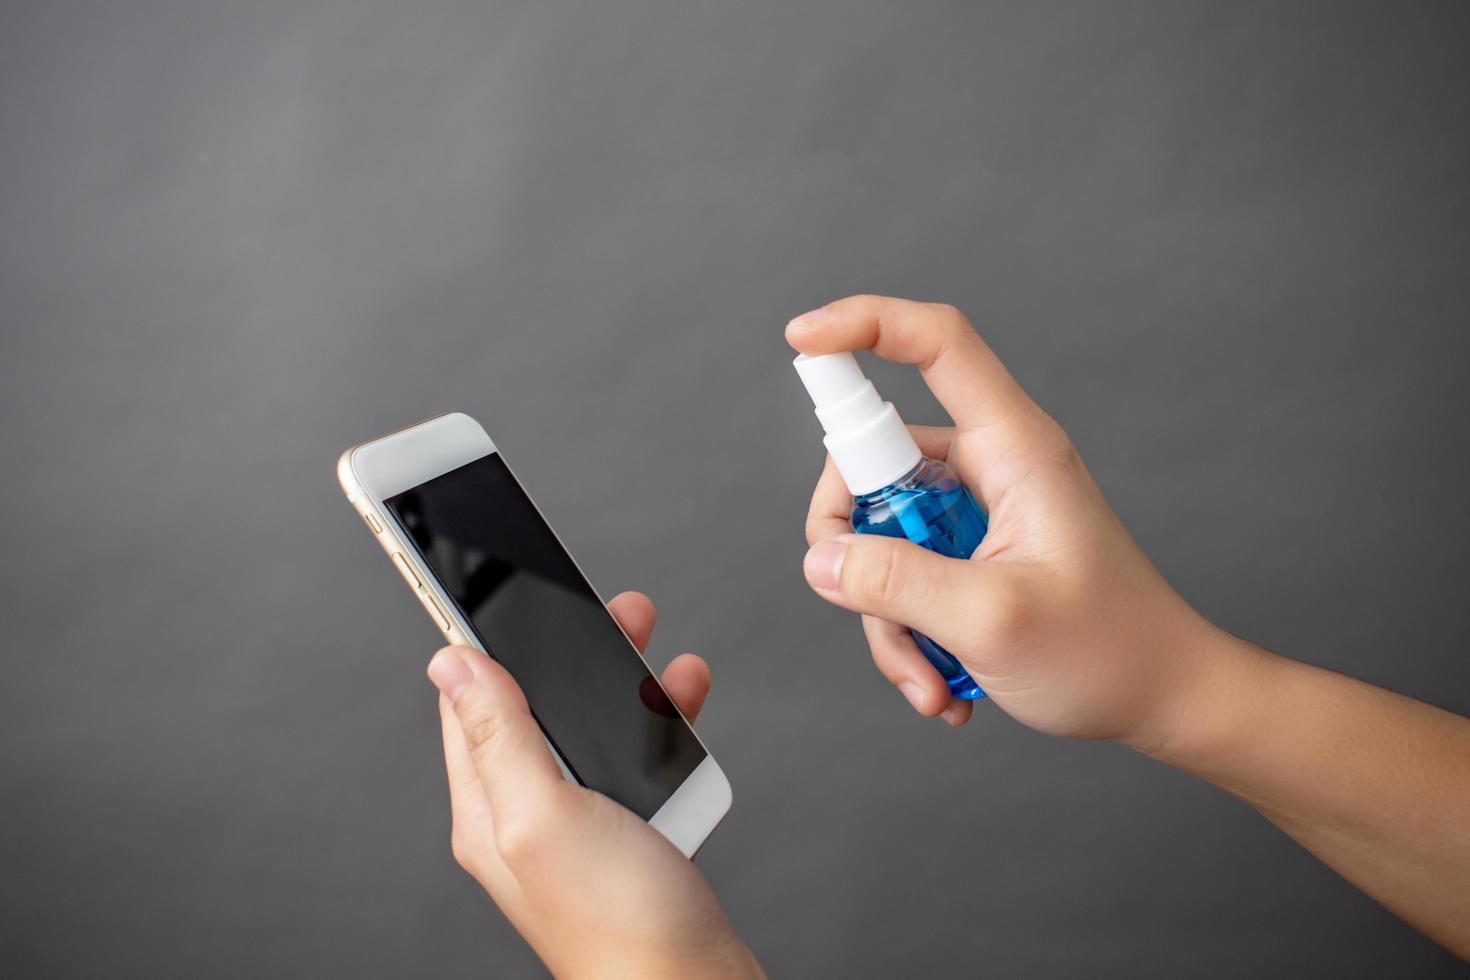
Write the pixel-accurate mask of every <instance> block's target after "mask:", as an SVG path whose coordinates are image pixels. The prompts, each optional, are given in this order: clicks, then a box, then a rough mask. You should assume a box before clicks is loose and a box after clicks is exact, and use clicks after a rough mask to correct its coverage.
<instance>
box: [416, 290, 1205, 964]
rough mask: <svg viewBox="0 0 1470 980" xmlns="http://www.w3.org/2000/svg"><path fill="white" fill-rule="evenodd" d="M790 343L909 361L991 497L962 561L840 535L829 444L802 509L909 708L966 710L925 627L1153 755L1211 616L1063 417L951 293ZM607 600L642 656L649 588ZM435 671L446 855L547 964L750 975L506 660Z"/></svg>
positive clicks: (972, 666) (1064, 716) (964, 469)
mask: <svg viewBox="0 0 1470 980" xmlns="http://www.w3.org/2000/svg"><path fill="white" fill-rule="evenodd" d="M786 337H787V340H788V342H789V343H790V344H791V345H792V346H793V347H794V348H796V350H798V351H800V352H801V353H805V354H811V355H816V354H827V353H833V352H836V351H846V350H861V349H869V350H872V351H873V353H875V354H877V355H878V356H880V357H884V358H887V359H888V360H892V361H897V362H899V363H902V364H912V365H916V366H918V368H919V370H920V372H921V373H922V374H923V376H924V380H925V381H926V382H927V384H928V385H929V387H930V389H931V390H932V391H933V392H934V394H935V395H936V397H937V398H938V399H939V401H940V403H941V404H942V405H943V406H944V408H945V410H946V411H947V412H948V413H949V415H950V417H951V418H952V419H953V420H954V423H955V424H954V426H953V427H952V428H925V427H914V435H915V437H916V439H917V440H918V442H919V445H920V448H921V449H922V450H923V452H924V453H925V455H928V456H932V457H936V458H940V459H948V461H949V462H950V464H951V465H953V466H954V467H955V469H956V470H957V471H958V472H959V474H960V476H961V477H962V478H963V479H964V481H965V483H966V484H967V485H968V486H969V487H970V488H971V489H972V490H973V491H974V492H975V493H976V494H977V495H978V497H979V498H980V500H981V502H982V504H983V506H984V507H985V509H986V511H987V512H988V513H989V519H990V527H989V530H988V532H987V533H986V536H985V539H984V541H983V543H982V544H981V546H980V549H979V550H978V551H977V552H976V553H975V555H973V556H972V557H971V559H970V560H968V561H961V560H956V559H952V558H945V557H942V556H939V555H937V554H934V553H932V552H928V551H925V550H923V549H921V548H919V547H917V546H915V545H913V544H910V543H909V542H907V541H902V540H897V539H893V538H884V537H877V536H858V535H855V534H852V533H851V528H850V526H849V524H848V513H849V510H850V509H851V506H852V498H851V497H850V495H849V494H848V492H847V488H846V487H845V486H844V485H843V483H842V480H841V478H840V477H839V476H838V474H837V472H836V470H835V468H834V467H833V466H832V464H831V462H830V460H829V461H828V464H827V467H826V469H825V470H824V472H823V473H822V476H821V478H820V480H819V482H818V484H817V487H816V490H815V492H814V495H813V498H812V504H811V510H810V514H809V516H808V519H807V526H806V533H807V539H808V542H809V544H810V545H811V550H810V551H809V552H808V553H807V556H806V559H805V564H804V568H805V572H806V577H807V580H808V582H809V583H810V585H811V586H812V588H813V589H814V590H815V591H816V592H817V593H818V594H819V595H820V596H822V597H823V598H824V599H826V600H828V601H829V602H832V603H834V604H836V605H838V606H841V607H843V608H846V609H850V610H852V611H854V612H857V613H861V614H862V616H863V625H864V629H865V631H866V634H867V638H868V643H869V646H870V647H871V649H872V653H873V659H874V661H875V662H876V664H877V666H878V669H879V670H880V671H881V672H882V673H883V675H884V676H885V677H886V678H887V679H888V680H889V681H890V682H891V683H892V684H893V685H894V686H895V687H897V688H899V690H900V691H901V692H902V693H903V694H904V696H905V697H906V698H907V699H908V700H909V702H910V703H911V704H912V705H913V707H914V709H915V710H917V711H918V712H919V713H921V714H924V715H928V716H942V717H943V718H944V719H945V720H946V721H948V722H949V723H950V724H953V725H960V724H963V723H964V722H965V721H966V720H968V718H969V717H970V712H971V710H972V705H971V704H970V703H969V702H964V701H951V700H950V698H949V693H948V688H947V687H946V686H945V683H944V680H943V678H941V677H940V676H939V674H938V672H937V671H935V670H934V668H933V667H932V666H930V665H929V663H928V662H927V661H926V660H925V659H924V657H923V655H922V654H921V653H920V652H919V650H918V648H917V647H916V646H915V645H914V642H913V640H912V639H911V638H910V636H909V634H908V628H910V627H912V628H914V629H917V630H919V631H921V632H923V633H925V634H926V635H928V636H930V637H932V638H933V639H934V640H936V641H937V642H938V643H940V644H941V645H942V646H944V647H945V649H947V650H949V651H950V652H952V653H953V654H954V655H955V656H956V657H958V658H959V659H960V661H961V662H962V663H963V664H964V665H965V668H966V669H967V670H968V671H969V672H970V674H971V676H973V677H974V678H975V680H976V681H977V682H978V683H979V684H980V685H981V686H982V687H983V688H984V689H985V691H986V692H987V694H989V696H990V699H991V700H992V701H993V702H994V703H995V704H996V706H997V707H999V708H1000V709H1001V710H1003V711H1005V712H1006V713H1008V714H1010V715H1011V716H1012V717H1014V718H1016V719H1017V720H1018V721H1021V722H1022V723H1024V724H1027V725H1029V726H1031V727H1032V728H1035V729H1037V730H1039V731H1043V732H1047V733H1050V734H1055V735H1063V736H1070V737H1076V738H1107V739H1114V740H1118V741H1122V742H1125V743H1128V744H1132V745H1134V746H1135V747H1139V748H1144V749H1150V748H1153V747H1156V746H1158V745H1160V744H1162V743H1164V742H1166V741H1167V740H1168V739H1169V738H1170V736H1171V727H1172V725H1173V723H1174V721H1175V720H1176V719H1177V716H1178V714H1179V712H1180V710H1181V708H1180V705H1182V704H1184V703H1185V702H1186V701H1187V700H1188V698H1187V697H1185V695H1186V694H1187V693H1188V692H1189V691H1190V690H1192V689H1196V688H1198V687H1199V686H1200V685H1201V684H1202V683H1203V675H1204V673H1205V670H1206V667H1207V658H1204V657H1202V656H1191V651H1192V650H1196V649H1198V648H1199V647H1200V645H1201V644H1200V643H1199V642H1198V640H1199V638H1200V636H1201V635H1202V634H1205V633H1207V632H1208V631H1210V630H1212V629H1213V627H1210V626H1209V625H1208V624H1207V623H1205V622H1204V621H1203V620H1202V619H1201V618H1200V617H1199V616H1198V615H1197V614H1195V613H1194V612H1193V610H1191V609H1190V608H1189V607H1188V605H1187V604H1185V603H1184V601H1183V600H1182V599H1181V598H1180V597H1179V596H1178V595H1177V594H1176V593H1174V591H1173V590H1172V589H1170V588H1169V586H1168V585H1167V584H1166V583H1165V582H1164V580H1163V579H1162V578H1161V577H1160V576H1159V574H1158V573H1157V572H1156V571H1155V570H1154V568H1153V567H1152V565H1150V563H1149V562H1148V560H1147V559H1146V558H1145V557H1144V555H1143V554H1142V552H1141V551H1139V549H1138V547H1137V546H1136V545H1135V544H1134V543H1133V541H1132V539H1131V538H1130V537H1129V535H1128V533H1127V531H1126V530H1125V529H1124V528H1123V526H1122V524H1121V523H1120V522H1119V521H1118V519H1117V518H1116V516H1115V515H1114V514H1113V513H1112V511H1111V509H1110V508H1109V507H1108V505H1107V503H1106V502H1105V501H1104V500H1103V497H1102V494H1101V492H1100V491H1099V490H1098V488H1097V486H1096V484H1095V483H1094V482H1093V481H1092V478H1091V477H1090V476H1089V475H1088V473H1087V470H1086V469H1085V467H1084V466H1083V465H1082V462H1081V460H1080V459H1079V458H1078V456H1077V453H1076V452H1075V450H1074V449H1073V448H1072V446H1071V443H1070V442H1069V441H1068V439H1067V437H1066V435H1065V434H1064V433H1063V432H1062V430H1061V428H1060V427H1059V426H1058V425H1057V424H1056V423H1055V422H1054V421H1052V420H1051V419H1050V418H1049V417H1048V416H1047V415H1046V414H1045V413H1044V412H1043V411H1042V410H1041V409H1040V408H1039V407H1038V406H1037V405H1036V404H1035V403H1034V402H1032V401H1031V399H1030V398H1028V397H1027V396H1026V394H1025V393H1024V392H1023V391H1022V390H1021V388H1020V387H1019V386H1018V385H1017V384H1016V382H1015V380H1014V379H1013V378H1012V377H1011V376H1010V374H1009V372H1007V371H1006V369H1005V367H1004V366H1003V365H1002V364H1001V363H1000V361H999V359H997V358H996V356H995V354H994V353H992V352H991V350H990V348H989V347H987V346H986V344H985V342H984V341H983V340H981V339H980V337H979V336H978V335H977V334H976V333H975V331H974V330H973V328H972V327H971V326H970V324H969V322H968V321H967V320H966V319H965V318H964V316H963V315H961V314H960V313H959V312H958V311H957V310H955V309H954V308H953V307H948V306H942V305H934V304H927V303H916V302H910V301H906V300H898V299H888V298H882V297H873V296H855V297H851V298H848V299H844V300H840V301H838V302H836V303H832V304H830V305H828V306H826V307H823V308H821V309H819V310H814V311H812V312H811V313H807V314H804V315H803V316H801V317H798V318H796V319H795V320H793V321H792V322H791V324H790V325H789V326H788V327H787V330H786ZM609 608H610V610H611V612H612V613H613V615H614V616H615V617H617V619H618V621H619V623H621V624H622V626H623V628H624V630H625V631H626V632H627V633H628V635H629V636H630V637H631V638H632V639H633V641H634V643H635V644H636V645H637V646H638V648H639V649H640V650H642V649H644V648H645V647H646V645H647V643H648V638H649V636H650V634H651V632H652V629H653V620H654V610H653V605H652V603H650V602H649V601H648V599H647V598H646V597H644V596H642V595H639V594H637V593H624V594H623V595H620V596H618V597H617V598H616V599H614V600H613V601H612V602H611V603H609ZM429 676H430V678H431V680H432V681H433V682H434V684H435V685H436V686H437V687H438V688H439V690H440V691H441V694H442V697H441V699H440V711H441V715H442V716H443V724H444V748H445V761H446V765H447V768H448V773H449V784H450V795H451V804H452V810H453V815H454V829H453V835H452V840H453V847H454V853H455V856H456V858H457V860H458V861H459V863H460V864H461V865H462V866H463V867H464V868H465V869H466V870H467V871H469V872H470V874H472V875H473V876H474V877H475V878H476V879H477V880H478V881H479V882H480V884H481V885H483V886H484V887H485V889H486V891H488V892H489V893H490V895H491V897H492V898H493V899H494V900H495V902H496V904H497V905H499V906H500V908H501V909H502V911H504V912H505V914H506V916H507V917H508V918H509V919H510V921H511V923H512V924H513V925H514V926H515V927H516V928H517V929H518V930H519V931H520V932H521V934H522V935H523V936H524V937H525V938H526V940H527V941H528V942H529V943H530V944H531V946H532V947H533V948H534V949H535V950H536V952H537V953H538V954H539V955H540V956H541V958H542V959H543V960H544V961H545V962H546V963H547V965H548V966H549V967H550V968H551V969H552V971H553V972H555V973H556V974H557V975H567V976H579V975H603V974H616V975H624V974H626V975H637V976H642V977H653V976H663V975H682V976H689V975H732V976H744V975H759V973H760V968H759V966H758V965H757V964H756V963H755V961H754V959H753V958H752V957H751V956H750V954H749V952H748V951H747V950H746V949H745V947H744V946H743V945H741V943H740V941H739V940H738V938H737V937H736V936H735V934H734V931H733V929H732V928H731V926H730V923H729V921H728V920H727V919H726V917H725V914H724V912H723V911H722V910H721V908H720V906H719V903H718V901H717V899H716V898H715V895H714V893H713V892H712V891H711V890H710V887H709V885H708V883H707V882H705V880H704V878H703V876H702V875H700V874H699V872H698V871H697V870H696V869H695V867H694V865H693V864H692V863H691V862H690V861H688V860H687V859H686V858H684V856H683V855H682V854H680V853H679V851H678V850H677V849H676V848H674V847H673V845H671V844H670V843H669V842H668V841H666V840H665V839H664V838H663V837H662V836H661V835H659V834H658V833H657V832H656V831H654V830H653V829H652V828H650V827H649V826H648V824H646V823H645V822H643V821H642V820H640V819H638V818H637V817H636V816H634V815H633V814H632V813H630V812H629V811H627V810H625V809H624V808H622V807H620V806H618V805H617V804H615V803H613V802H612V801H611V800H609V799H607V798H606V797H604V796H602V795H600V794H598V793H595V792H592V791H590V790H587V789H585V788H582V787H580V786H575V785H573V784H571V783H569V782H567V781H566V780H564V779H563V778H562V776H561V773H560V770H559V769H558V768H557V765H556V763H555V761H554V759H553V758H552V756H551V753H550V751H549V750H548V749H547V747H546V745H545V743H544V741H543V740H542V738H541V735H540V731H539V729H538V728H537V726H536V723H535V721H534V719H533V718H532V717H531V714H530V712H529V710H528V709H527V707H526V702H525V698H524V697H523V696H522V695H521V692H520V690H519V689H518V688H517V687H516V685H515V683H514V681H512V680H511V678H510V676H509V675H508V674H507V673H506V672H505V671H504V670H503V669H502V668H500V667H499V666H498V665H496V664H495V663H493V662H492V661H491V660H490V659H489V658H487V657H485V656H484V655H483V654H481V653H479V652H477V651H474V650H469V649H466V648H462V647H450V648H446V649H444V650H441V651H440V652H439V653H438V654H436V656H435V658H434V660H433V662H432V663H431V664H430V666H429ZM663 682H664V686H665V688H667V690H668V692H669V695H670V696H671V697H672V698H673V700H674V701H675V702H676V703H677V704H678V705H679V707H680V709H681V710H682V711H683V712H684V714H685V715H686V716H687V717H688V718H690V719H691V720H692V719H693V718H694V717H695V716H696V715H697V714H698V712H699V709H700V707H701V706H702V704H703V702H704V698H705V695H706V694H707V693H708V690H709V670H708V668H707V667H706V666H705V664H704V662H703V661H702V660H700V659H699V658H698V657H696V656H694V655H693V654H685V655H684V656H682V657H680V658H678V659H676V660H674V661H673V662H672V663H671V664H669V666H668V669H667V670H665V672H664V675H663Z"/></svg>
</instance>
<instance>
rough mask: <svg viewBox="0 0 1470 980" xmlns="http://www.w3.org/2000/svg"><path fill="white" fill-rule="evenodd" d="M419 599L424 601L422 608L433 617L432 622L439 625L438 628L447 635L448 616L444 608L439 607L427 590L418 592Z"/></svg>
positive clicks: (437, 601)
mask: <svg viewBox="0 0 1470 980" xmlns="http://www.w3.org/2000/svg"><path fill="white" fill-rule="evenodd" d="M419 597H420V598H421V599H423V600H424V608H425V609H427V610H429V613H430V614H431V615H432V616H433V617H434V621H435V622H436V623H438V624H439V628H440V629H441V630H443V631H444V632H446V633H448V632H449V616H448V615H446V614H445V612H444V607H443V606H441V605H439V600H438V599H435V598H434V597H433V595H431V594H430V593H429V591H428V590H427V589H425V590H424V591H422V592H420V593H419Z"/></svg>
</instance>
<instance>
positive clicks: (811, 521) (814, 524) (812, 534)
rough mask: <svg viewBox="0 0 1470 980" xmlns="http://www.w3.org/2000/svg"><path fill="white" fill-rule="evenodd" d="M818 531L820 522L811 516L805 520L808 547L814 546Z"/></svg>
mask: <svg viewBox="0 0 1470 980" xmlns="http://www.w3.org/2000/svg"><path fill="white" fill-rule="evenodd" d="M820 529H821V521H819V520H818V519H817V518H816V517H815V516H811V517H808V518H807V519H806V543H807V544H808V545H814V544H816V543H817V539H818V535H819V534H820Z"/></svg>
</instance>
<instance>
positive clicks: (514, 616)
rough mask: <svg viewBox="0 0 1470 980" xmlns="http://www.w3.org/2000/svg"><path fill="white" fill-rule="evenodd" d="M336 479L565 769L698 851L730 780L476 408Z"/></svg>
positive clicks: (448, 633)
mask: <svg viewBox="0 0 1470 980" xmlns="http://www.w3.org/2000/svg"><path fill="white" fill-rule="evenodd" d="M338 478H339V481H340V482H341V484H342V488H343V490H344V491H345V492H346V494H347V497H348V500H349V502H350V503H352V505H353V506H354V507H355V508H356V509H357V511H358V513H359V514H361V515H362V517H363V520H364V521H365V522H366V524H367V526H368V528H369V530H371V531H372V533H373V535H374V538H375V539H376V540H377V541H378V542H379V544H380V545H381V546H382V547H383V549H384V551H385V552H387V553H388V555H389V556H390V557H391V558H392V560H393V562H394V564H395V565H396V566H397V567H398V570H399V572H400V573H401V574H402V575H403V577H404V579H405V580H406V581H407V582H408V584H409V586H410V587H411V588H412V589H413V590H414V592H415V594H416V595H418V597H419V600H420V602H421V603H422V604H423V605H424V607H425V609H426V611H427V612H428V613H429V615H430V617H431V618H432V619H433V620H434V622H435V624H436V625H437V626H438V627H439V629H440V631H441V632H442V633H443V634H444V636H445V637H446V639H447V640H448V641H449V642H451V643H455V644H460V645H464V646H471V647H475V648H477V649H480V650H483V651H485V652H486V653H487V654H489V655H490V656H491V657H492V658H493V659H494V660H495V661H496V662H497V663H499V664H500V665H501V666H503V667H504V668H505V669H506V670H507V671H508V672H509V673H510V675H511V677H513V678H514V680H515V681H516V683H518V684H519V685H520V688H521V690H522V691H523V692H524V693H525V697H526V701H527V703H528V704H529V706H530V710H531V713H532V715H534V717H535V719H536V722H537V723H538V724H539V726H540V728H541V731H542V733H543V735H544V736H545V738H546V741H547V743H548V744H549V745H550V747H551V750H552V752H553V754H554V755H555V757H556V759H557V762H558V764H559V765H560V766H561V770H562V773H563V774H564V776H565V777H566V778H567V779H569V780H571V781H573V782H576V783H578V784H580V785H583V786H586V787H588V788H589V789H593V790H596V791H597V792H599V793H602V794H604V795H605V796H607V797H609V798H611V799H612V800H614V801H616V802H618V803H620V804H622V805H623V806H624V807H626V808H627V809H628V810H631V811H632V812H633V813H634V814H636V815H638V816H639V817H641V818H643V819H645V820H647V821H648V823H649V824H650V825H652V826H653V827H654V828H655V829H657V830H658V831H659V832H660V833H662V834H663V835H664V836H665V837H667V838H668V839H669V840H670V841H671V842H673V843H674V844H675V845H676V846H677V847H678V848H679V849H680V850H681V851H682V852H683V853H684V854H686V855H693V854H694V852H695V851H696V850H698V848H699V846H700V845H701V844H702V843H703V842H704V840H705V838H707V837H708V836H709V834H710V833H711V832H712V831H713V830H714V828H715V826H716V825H718V823H719V821H720V820H721V819H722V818H723V817H724V815H725V813H726V812H727V811H728V810H729V807H730V802H731V792H730V784H729V782H728V780H727V779H726V778H725V775H724V772H723V771H722V770H721V769H720V767H719V765H718V764H717V763H716V762H715V760H714V758H713V757H711V756H710V754H709V752H708V751H707V750H706V749H705V747H704V745H703V744H702V743H701V742H700V741H699V738H698V737H697V736H696V735H695V734H694V731H693V729H692V728H691V727H690V726H689V723H688V722H687V721H686V720H685V718H684V716H683V715H682V714H681V713H680V712H679V710H678V708H677V707H676V706H675V705H674V703H673V701H672V700H670V698H669V697H668V695H667V693H666V692H665V691H664V689H663V687H662V686H661V685H660V683H659V681H658V679H657V678H656V677H655V676H654V675H653V674H652V673H651V672H650V671H649V669H648V667H647V665H646V664H645V663H644V662H643V658H642V657H641V656H640V654H639V653H638V651H637V650H636V649H635V648H634V646H633V645H632V643H631V642H630V641H629V639H628V637H627V635H626V634H625V633H624V632H623V630H622V628H621V627H620V626H619V625H618V623H617V622H616V620H614V619H613V617H612V616H611V615H610V614H609V613H608V611H607V609H606V607H605V605H604V604H603V602H602V600H601V599H600V598H599V597H598V595H597V593H596V592H595V591H594V590H593V588H592V586H591V585H590V584H589V583H588V581H587V579H586V577H585V576H584V575H583V574H582V572H581V570H580V569H579V568H578V567H577V565H576V562H575V561H573V559H572V557H571V556H570V555H569V554H568V553H567V552H566V550H565V548H563V547H562V545H561V542H560V541H559V540H558V538H557V537H556V534H555V533H554V532H553V531H552V529H551V527H550V525H549V524H548V523H547V522H546V520H545V518H544V517H543V516H542V515H541V513H540V511H539V510H538V509H537V508H536V506H535V504H534V503H532V501H531V499H530V497H528V496H527V495H526V492H525V490H524V489H523V488H522V487H521V485H520V483H519V481H518V480H517V479H516V478H515V476H514V474H513V473H512V472H511V470H510V468H509V467H508V466H507V465H506V464H505V461H504V460H503V459H502V458H501V456H500V453H499V452H498V451H497V450H496V447H495V444H494V442H493V441H492V440H491V439H490V437H489V436H488V435H487V434H486V433H485V430H484V429H483V428H481V426H480V425H479V423H477V422H476V421H475V420H474V419H472V418H470V417H469V416H467V415H463V414H458V413H455V414H450V415H442V416H439V417H437V418H433V419H430V420H428V421H426V422H421V423H419V424H417V425H414V426H410V427H409V428H406V429H402V430H400V431H398V432H394V433H391V434H389V435H386V436H383V437H381V438H379V439H375V440H372V441H370V442H366V443H363V444H361V445H358V446H355V447H353V448H352V449H350V450H348V451H347V452H346V453H344V454H343V455H342V458H341V460H340V461H339V464H338Z"/></svg>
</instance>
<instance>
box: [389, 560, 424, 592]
mask: <svg viewBox="0 0 1470 980" xmlns="http://www.w3.org/2000/svg"><path fill="white" fill-rule="evenodd" d="M393 561H394V563H396V564H397V565H398V570H399V571H400V572H402V573H403V577H404V578H406V579H408V584H409V585H411V586H413V587H414V588H415V589H417V590H419V591H420V592H422V591H423V589H424V583H423V582H420V581H419V576H418V573H417V572H415V571H414V570H413V566H412V565H410V564H409V563H408V559H407V558H405V557H403V552H401V551H395V552H393Z"/></svg>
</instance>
